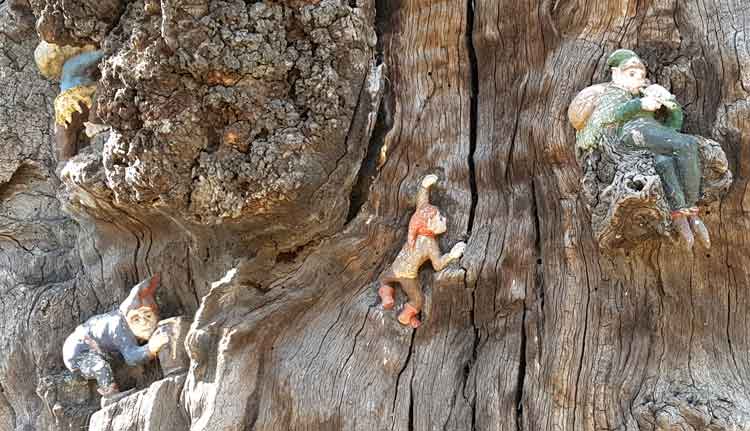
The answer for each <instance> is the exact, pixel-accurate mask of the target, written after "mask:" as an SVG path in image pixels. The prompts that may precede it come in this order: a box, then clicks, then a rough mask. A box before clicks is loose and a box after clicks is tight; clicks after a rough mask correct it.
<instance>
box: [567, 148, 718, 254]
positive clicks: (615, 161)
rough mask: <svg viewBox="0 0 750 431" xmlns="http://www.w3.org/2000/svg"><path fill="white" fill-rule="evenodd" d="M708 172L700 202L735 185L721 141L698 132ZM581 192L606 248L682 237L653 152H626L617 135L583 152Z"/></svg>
mask: <svg viewBox="0 0 750 431" xmlns="http://www.w3.org/2000/svg"><path fill="white" fill-rule="evenodd" d="M696 138H697V141H698V153H699V156H700V165H701V172H702V181H701V191H700V196H701V197H700V200H699V205H700V206H701V207H706V206H708V205H710V204H711V203H713V202H715V201H718V200H719V199H720V198H721V196H722V195H723V194H724V193H726V191H727V190H728V189H729V186H730V185H731V183H732V172H731V171H730V170H729V164H728V162H727V158H726V155H725V154H724V151H723V150H722V148H721V145H719V143H718V142H716V141H713V140H711V139H708V138H704V137H701V136H696ZM578 160H579V164H580V165H581V170H582V178H581V186H582V187H581V195H582V197H583V199H584V202H585V203H586V205H587V207H588V208H589V211H590V214H591V223H592V227H593V230H594V236H595V238H596V240H597V241H598V243H599V246H600V247H601V248H602V250H604V251H610V252H614V251H616V250H623V249H629V248H632V247H634V246H636V245H637V244H639V243H642V242H644V241H647V240H650V239H660V238H664V237H672V238H676V236H675V235H673V234H674V228H673V226H672V223H671V211H670V206H669V204H668V202H667V198H666V194H665V191H664V187H663V183H662V180H661V178H660V177H659V175H658V173H657V172H656V168H655V167H654V157H653V154H652V153H650V152H649V151H636V152H633V151H626V150H622V149H621V146H619V145H618V143H617V142H616V137H603V138H602V140H601V142H600V145H599V147H598V148H596V149H594V150H591V151H589V152H585V153H584V154H580V155H579V159H578Z"/></svg>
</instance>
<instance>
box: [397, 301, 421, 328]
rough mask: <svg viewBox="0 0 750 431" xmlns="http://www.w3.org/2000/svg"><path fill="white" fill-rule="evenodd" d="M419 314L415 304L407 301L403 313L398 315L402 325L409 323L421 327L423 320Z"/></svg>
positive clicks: (414, 326) (413, 326)
mask: <svg viewBox="0 0 750 431" xmlns="http://www.w3.org/2000/svg"><path fill="white" fill-rule="evenodd" d="M417 314H419V310H417V309H416V308H415V307H414V306H413V305H411V304H409V303H406V304H404V309H403V310H402V311H401V314H399V315H398V321H399V323H401V324H402V325H408V326H411V327H412V328H415V329H416V328H419V325H421V324H422V322H421V321H420V320H419V319H418V318H417Z"/></svg>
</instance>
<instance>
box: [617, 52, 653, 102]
mask: <svg viewBox="0 0 750 431" xmlns="http://www.w3.org/2000/svg"><path fill="white" fill-rule="evenodd" d="M612 82H614V83H615V84H617V85H619V86H620V87H622V88H624V89H626V90H628V91H630V92H631V93H633V94H638V93H639V91H640V90H641V89H642V88H643V87H645V86H646V85H648V80H647V79H646V66H644V65H643V63H642V62H641V61H640V60H639V59H638V58H637V57H634V58H631V59H630V60H627V61H625V62H624V63H623V64H622V65H620V67H613V68H612Z"/></svg>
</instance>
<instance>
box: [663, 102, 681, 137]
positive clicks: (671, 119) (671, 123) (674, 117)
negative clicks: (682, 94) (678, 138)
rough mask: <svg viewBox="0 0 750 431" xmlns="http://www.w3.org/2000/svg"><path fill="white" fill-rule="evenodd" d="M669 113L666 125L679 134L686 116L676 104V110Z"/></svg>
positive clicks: (670, 110)
mask: <svg viewBox="0 0 750 431" xmlns="http://www.w3.org/2000/svg"><path fill="white" fill-rule="evenodd" d="M668 112H669V115H668V116H667V119H666V120H665V121H664V125H665V126H667V127H669V128H671V129H674V130H677V131H678V132H679V131H680V130H682V123H683V121H684V119H685V115H684V114H683V113H682V107H681V106H680V105H678V104H675V108H673V109H669V110H668Z"/></svg>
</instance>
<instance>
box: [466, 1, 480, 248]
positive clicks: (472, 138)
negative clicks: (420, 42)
mask: <svg viewBox="0 0 750 431" xmlns="http://www.w3.org/2000/svg"><path fill="white" fill-rule="evenodd" d="M474 12H475V11H474V0H467V2H466V46H467V48H468V53H469V79H470V81H471V96H470V99H469V103H470V105H471V107H470V111H469V160H468V164H469V187H470V188H471V209H470V210H469V226H468V233H467V234H468V235H471V231H472V229H473V227H474V215H475V213H476V209H477V202H478V200H479V196H478V193H477V177H476V170H475V166H474V153H475V152H476V149H477V113H478V109H479V97H478V96H479V67H478V65H477V52H476V49H475V47H474V36H473V34H474Z"/></svg>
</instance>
